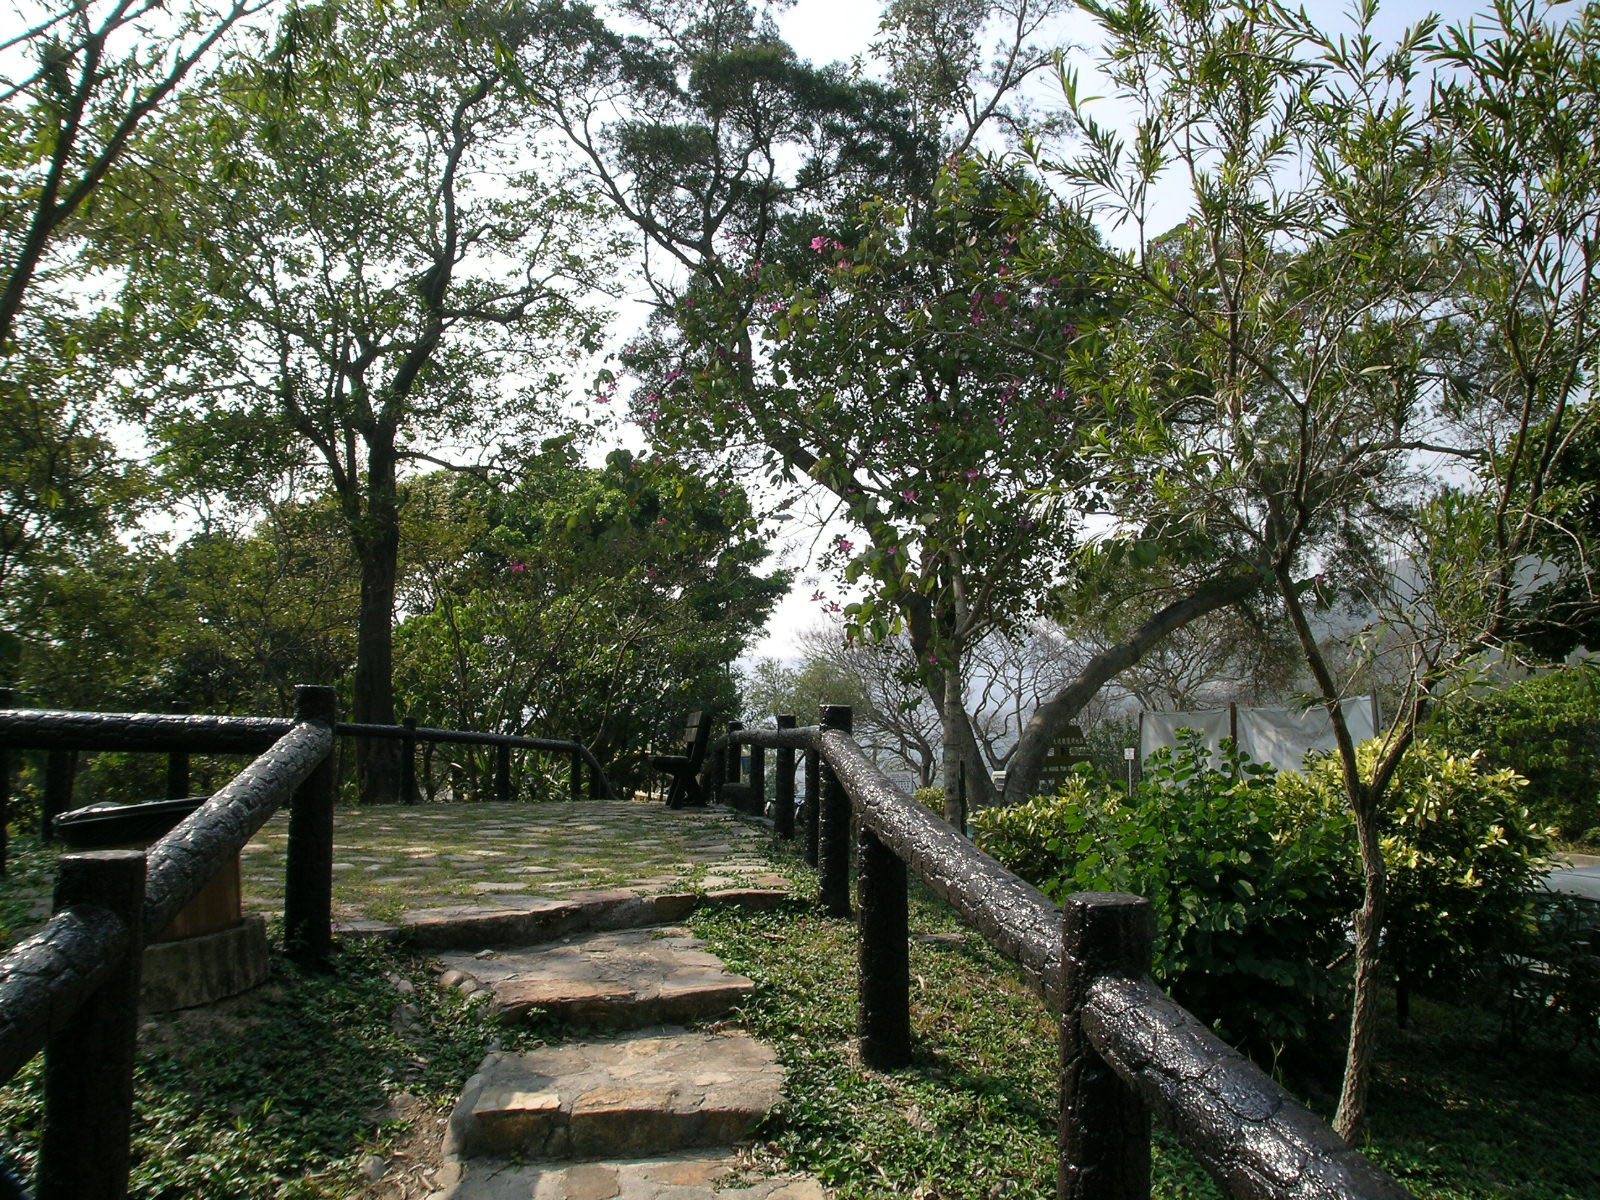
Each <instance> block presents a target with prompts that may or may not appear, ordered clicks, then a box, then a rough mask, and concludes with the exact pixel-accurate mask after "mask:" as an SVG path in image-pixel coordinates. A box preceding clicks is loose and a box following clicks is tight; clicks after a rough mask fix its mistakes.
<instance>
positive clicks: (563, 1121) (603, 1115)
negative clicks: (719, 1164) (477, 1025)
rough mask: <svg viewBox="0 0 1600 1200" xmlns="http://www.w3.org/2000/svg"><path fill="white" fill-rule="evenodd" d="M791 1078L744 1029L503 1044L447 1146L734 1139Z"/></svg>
mask: <svg viewBox="0 0 1600 1200" xmlns="http://www.w3.org/2000/svg"><path fill="white" fill-rule="evenodd" d="M782 1087H783V1068H781V1067H780V1066H778V1064H777V1061H776V1058H775V1056H774V1054H773V1052H772V1050H771V1048H770V1047H767V1046H764V1045H762V1044H761V1043H760V1042H757V1041H755V1040H754V1039H753V1038H751V1037H749V1036H747V1035H745V1034H742V1033H721V1034H704V1033H681V1032H679V1033H670V1034H661V1035H657V1036H649V1037H636V1038H628V1039H624V1040H620V1041H605V1042H574V1043H568V1044H566V1045H562V1046H554V1047H547V1048H544V1049H540V1050H532V1051H528V1052H526V1053H522V1054H509V1053H495V1054H491V1055H489V1057H488V1058H486V1059H484V1061H483V1064H482V1065H481V1066H480V1067H479V1068H478V1072H477V1074H476V1075H474V1076H473V1077H472V1078H471V1079H469V1080H468V1081H467V1086H466V1088H465V1089H464V1090H463V1091H462V1094H461V1099H460V1101H459V1102H458V1103H457V1104H456V1107H455V1111H454V1112H453V1113H452V1114H451V1116H450V1129H449V1133H448V1134H447V1135H446V1139H445V1151H446V1153H447V1154H459V1155H462V1156H464V1157H479V1156H483V1155H500V1156H510V1155H525V1156H528V1157H535V1158H552V1157H574V1158H601V1157H606V1156H612V1155H615V1156H621V1157H637V1156H640V1155H648V1154H661V1153H664V1152H667V1151H672V1150H679V1149H685V1148H688V1147H694V1146H712V1145H725V1144H728V1143H731V1142H735V1141H737V1140H738V1139H739V1138H741V1137H744V1136H745V1135H746V1134H747V1133H749V1131H750V1130H751V1129H753V1128H754V1127H755V1125H756V1123H757V1122H758V1121H760V1120H761V1118H762V1117H764V1116H765V1115H766V1114H767V1112H768V1111H769V1110H770V1109H771V1108H772V1107H773V1105H775V1104H776V1103H777V1102H778V1097H779V1094H780V1092H781V1090H782ZM552 1097H553V1098H554V1101H553V1102H552Z"/></svg>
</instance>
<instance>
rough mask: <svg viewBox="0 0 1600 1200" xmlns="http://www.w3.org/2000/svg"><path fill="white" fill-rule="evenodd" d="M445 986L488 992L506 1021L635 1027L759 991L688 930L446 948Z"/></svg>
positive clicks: (683, 1019) (677, 1019)
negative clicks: (483, 948) (500, 947)
mask: <svg viewBox="0 0 1600 1200" xmlns="http://www.w3.org/2000/svg"><path fill="white" fill-rule="evenodd" d="M440 963H441V967H442V970H441V979H442V981H443V982H444V983H445V984H446V986H451V987H457V988H460V989H461V990H462V991H464V992H466V993H468V994H469V995H470V994H476V993H480V992H481V993H484V994H486V995H487V996H488V997H489V1000H490V1004H491V1006H492V1008H493V1010H494V1012H495V1013H496V1014H497V1015H498V1016H499V1017H500V1018H501V1019H502V1020H507V1021H518V1020H522V1019H523V1018H525V1017H527V1016H529V1015H543V1014H548V1015H549V1016H552V1017H555V1018H557V1019H558V1020H563V1021H567V1022H569V1023H572V1024H580V1025H600V1026H604V1027H607V1028H611V1029H636V1028H640V1027H642V1026H646V1025H679V1024H687V1023H690V1022H694V1021H700V1020H706V1019H709V1018H713V1017H718V1016H721V1015H722V1014H723V1013H725V1012H727V1011H728V1010H729V1009H730V1008H732V1007H733V1006H735V1005H737V1004H738V1003H739V1002H740V1001H741V1000H743V999H744V998H745V997H746V996H748V995H749V994H750V993H751V992H753V991H754V990H755V984H754V983H752V982H751V981H750V980H748V979H746V978H745V977H744V976H743V975H734V974H732V973H730V972H728V971H726V970H724V969H723V966H722V961H721V960H720V959H718V958H717V957H716V956H715V955H712V954H709V953H707V952H706V950H705V947H704V944H703V943H701V942H700V941H698V940H697V939H695V938H694V937H691V936H690V934H689V931H688V930H687V929H682V928H675V927H665V928H655V929H629V930H621V931H618V932H615V933H599V934H591V935H588V936H584V937H572V938H568V939H565V940H563V941H562V942H559V943H557V944H554V945H544V946H528V947H523V948H520V949H512V950H504V951H491V952H490V953H489V955H488V956H487V957H484V956H482V955H480V954H447V955H444V956H443V957H442V958H441V960H440Z"/></svg>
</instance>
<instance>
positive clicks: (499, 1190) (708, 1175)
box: [429, 1155, 827, 1200]
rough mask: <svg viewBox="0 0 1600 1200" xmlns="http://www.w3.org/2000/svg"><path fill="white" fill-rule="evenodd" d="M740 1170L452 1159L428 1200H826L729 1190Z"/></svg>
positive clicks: (690, 1158)
mask: <svg viewBox="0 0 1600 1200" xmlns="http://www.w3.org/2000/svg"><path fill="white" fill-rule="evenodd" d="M738 1168H739V1163H738V1160H737V1159H735V1158H733V1157H731V1156H724V1157H702V1156H694V1155H673V1156H669V1157H659V1158H641V1159H630V1160H626V1161H620V1162H597V1163H570V1164H569V1163H551V1162H545V1163H525V1164H521V1165H511V1164H508V1163H499V1162H484V1161H482V1160H478V1161H472V1160H465V1159H452V1160H450V1161H449V1162H447V1163H446V1164H445V1168H444V1172H443V1173H442V1175H441V1178H440V1180H439V1183H440V1190H439V1191H437V1192H435V1193H434V1194H433V1196H431V1197H430V1198H429V1200H826V1196H827V1193H826V1192H825V1191H824V1190H823V1188H822V1185H821V1184H819V1183H818V1182H817V1181H816V1180H814V1179H759V1180H752V1181H750V1182H748V1183H745V1184H744V1185H742V1186H739V1187H732V1186H728V1185H727V1180H728V1179H729V1177H730V1176H732V1175H733V1174H734V1172H735V1171H737V1170H738Z"/></svg>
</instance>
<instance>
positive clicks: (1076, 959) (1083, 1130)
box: [1057, 892, 1155, 1200]
mask: <svg viewBox="0 0 1600 1200" xmlns="http://www.w3.org/2000/svg"><path fill="white" fill-rule="evenodd" d="M1062 938H1063V941H1064V954H1063V957H1062V962H1063V964H1064V972H1065V978H1064V980H1063V983H1064V986H1063V988H1062V1001H1061V1175H1060V1181H1059V1185H1058V1189H1057V1193H1058V1196H1059V1200H1149V1197H1150V1112H1149V1110H1148V1109H1147V1108H1146V1107H1145V1106H1144V1104H1143V1103H1141V1102H1140V1100H1139V1097H1138V1095H1137V1094H1136V1093H1135V1092H1134V1090H1133V1089H1132V1088H1131V1087H1129V1086H1128V1085H1127V1084H1126V1083H1124V1082H1123V1081H1122V1079H1121V1078H1120V1077H1119V1076H1118V1075H1117V1073H1116V1072H1115V1071H1114V1070H1112V1068H1111V1067H1110V1066H1109V1065H1108V1064H1107V1063H1106V1061H1105V1060H1104V1059H1102V1058H1101V1057H1100V1055H1099V1053H1098V1052H1097V1051H1096V1050H1095V1048H1094V1046H1093V1045H1092V1044H1091V1043H1090V1041H1089V1036H1088V1033H1087V1032H1086V1030H1085V1029H1084V1026H1083V1020H1082V1016H1083V1008H1084V1003H1085V1000H1086V999H1087V997H1088V993H1089V988H1090V986H1091V985H1092V984H1093V983H1094V981H1095V980H1096V979H1098V978H1100V977H1102V976H1104V975H1125V976H1129V977H1133V978H1138V977H1140V976H1143V975H1145V974H1147V973H1148V972H1149V970H1150V962H1151V955H1152V951H1153V948H1154V945H1155V917H1154V915H1153V913H1152V910H1151V908H1150V902H1149V901H1148V900H1145V899H1143V898H1141V897H1139V896H1129V895H1124V894H1122V893H1120V892H1080V893H1078V894H1076V895H1073V896H1068V897H1067V900H1066V903H1065V904H1064V905H1063V920H1062Z"/></svg>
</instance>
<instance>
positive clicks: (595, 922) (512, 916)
mask: <svg viewBox="0 0 1600 1200" xmlns="http://www.w3.org/2000/svg"><path fill="white" fill-rule="evenodd" d="M774 880H775V881H776V877H774ZM788 894H789V893H788V891H787V890H786V889H784V888H780V887H760V888H720V889H717V890H714V891H708V892H668V893H664V894H661V895H655V896H649V895H640V894H638V893H637V892H632V891H615V892H587V893H577V894H574V895H571V896H567V897H563V898H561V899H556V898H553V897H549V896H526V895H496V894H488V895H483V896H480V897H478V898H477V899H476V900H474V901H473V902H472V903H470V904H464V905H459V906H455V907H450V908H419V909H414V910H412V911H410V912H408V913H406V914H405V916H404V917H402V918H401V919H400V920H399V921H398V922H388V921H367V920H361V921H341V922H337V923H336V924H335V930H336V932H338V933H339V934H341V935H343V936H346V937H356V938H361V937H377V938H385V939H388V940H391V941H395V942H398V943H400V944H402V945H406V946H413V947H416V948H417V949H419V950H477V949H481V948H484V947H494V946H528V945H532V944H534V943H536V942H550V941H554V940H555V939H557V938H560V937H564V936H566V935H569V934H573V933H587V932H592V931H596V930H606V929H638V928H640V927H643V926H647V925H662V924H668V923H670V922H673V921H681V920H683V919H684V918H685V917H687V916H688V915H689V914H690V913H691V912H693V911H694V910H695V909H697V908H700V907H702V906H705V905H713V906H715V905H729V906H735V907H739V908H745V909H750V910H753V911H757V912H759V911H763V910H765V909H769V908H772V907H773V906H775V905H777V904H779V903H781V902H782V901H783V900H784V899H785V898H787V896H788Z"/></svg>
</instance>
